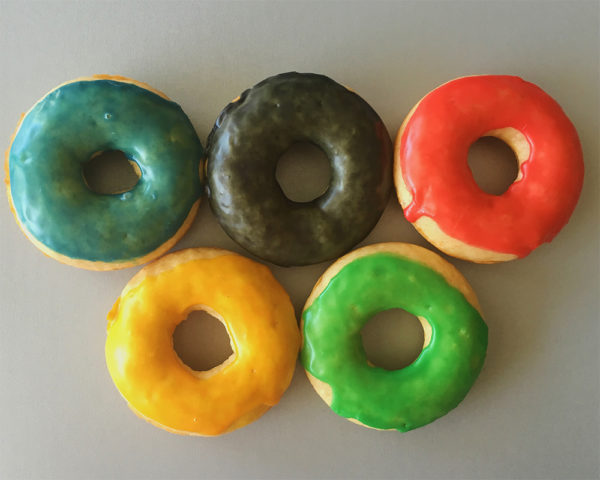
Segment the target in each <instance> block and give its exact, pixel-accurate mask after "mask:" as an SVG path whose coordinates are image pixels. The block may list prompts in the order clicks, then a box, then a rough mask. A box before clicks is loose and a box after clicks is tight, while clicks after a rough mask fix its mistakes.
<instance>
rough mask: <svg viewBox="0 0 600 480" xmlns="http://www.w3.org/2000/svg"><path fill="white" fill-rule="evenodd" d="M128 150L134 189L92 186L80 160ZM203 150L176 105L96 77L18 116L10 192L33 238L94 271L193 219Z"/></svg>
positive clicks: (152, 248)
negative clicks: (111, 190) (105, 191)
mask: <svg viewBox="0 0 600 480" xmlns="http://www.w3.org/2000/svg"><path fill="white" fill-rule="evenodd" d="M106 150H120V151H122V152H123V153H124V154H125V155H126V156H127V158H128V159H129V160H130V162H131V163H132V164H133V166H134V169H135V170H136V171H137V173H138V175H139V177H140V178H139V180H138V182H137V184H136V185H135V186H134V187H133V188H132V189H131V190H129V191H126V192H121V193H115V194H109V195H103V194H99V193H96V192H94V191H92V190H91V189H90V188H88V186H87V183H86V180H85V178H84V176H83V173H82V165H83V164H84V163H86V162H87V161H88V160H90V159H91V158H92V157H94V156H96V155H98V154H99V153H101V152H103V151H106ZM203 158H204V151H203V148H202V145H201V143H200V140H199V139H198V136H197V135H196V132H195V131H194V128H193V126H192V124H191V123H190V121H189V119H188V118H187V116H186V115H185V113H184V112H183V110H182V109H181V107H180V106H179V105H177V104H176V103H174V102H172V101H170V100H169V99H168V98H167V97H166V96H165V95H164V94H163V93H161V92H159V91H157V90H154V89H153V88H151V87H149V86H148V85H146V84H143V83H140V82H136V81H134V80H131V79H127V78H124V77H116V76H108V75H95V76H92V77H85V78H79V79H77V80H73V81H71V82H67V83H65V84H62V85H60V86H58V87H56V88H55V89H54V90H52V91H51V92H50V93H48V94H47V95H45V96H44V97H43V98H42V99H41V100H40V101H38V102H37V103H36V104H35V105H34V106H33V107H32V108H31V109H30V110H29V111H28V112H27V113H26V114H25V115H24V116H23V118H22V119H21V121H20V122H19V125H18V127H17V130H16V132H15V134H14V136H13V139H12V142H11V145H10V147H9V149H8V150H7V152H6V176H7V184H8V198H9V202H10V204H11V207H12V210H13V212H14V215H15V218H16V219H17V222H18V224H19V226H20V227H21V229H22V230H23V232H24V233H25V235H26V236H27V237H28V238H29V239H30V240H31V242H32V243H33V244H34V245H35V246H36V247H38V248H39V249H40V250H41V251H42V252H44V253H45V254H47V255H48V256H50V257H52V258H55V259H57V260H59V261H61V262H63V263H66V264H69V265H73V266H76V267H81V268H86V269H90V270H113V269H118V268H125V267H130V266H133V265H138V264H141V263H144V262H147V261H149V260H152V259H154V258H156V257H158V256H160V255H162V254H163V253H164V252H166V251H167V250H168V249H170V248H171V247H172V246H173V245H174V244H175V243H176V242H177V241H178V240H179V238H181V237H182V236H183V234H184V233H185V232H186V230H187V229H188V228H189V226H190V225H191V223H192V220H193V218H194V216H195V215H196V211H197V209H198V205H199V202H200V197H201V195H202V188H203V185H202V183H203V181H202V178H201V175H202V165H203Z"/></svg>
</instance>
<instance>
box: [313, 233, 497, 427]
mask: <svg viewBox="0 0 600 480" xmlns="http://www.w3.org/2000/svg"><path fill="white" fill-rule="evenodd" d="M392 308H402V309H404V310H406V311H408V312H410V313H412V314H413V315H415V316H416V317H417V318H418V319H419V320H420V321H421V324H422V326H423V330H424V333H425V342H424V346H423V350H422V352H421V354H420V355H419V357H418V358H417V359H416V360H415V361H414V362H413V363H412V364H410V365H409V366H407V367H405V368H402V369H399V370H385V369H383V368H380V367H377V366H374V365H372V364H370V363H369V361H368V360H367V357H366V354H365V351H364V348H363V346H362V342H361V334H360V331H361V328H362V327H363V326H364V325H365V324H366V323H367V321H368V320H369V318H371V317H372V316H373V315H375V314H376V313H378V312H381V311H384V310H388V309H392ZM301 330H302V338H303V346H302V350H301V360H302V364H303V365H304V368H305V370H306V373H307V375H308V378H309V380H310V382H311V383H312V385H313V387H314V389H315V390H316V391H317V393H318V394H319V395H320V396H321V398H322V399H323V400H324V401H325V402H326V403H327V404H328V405H329V406H330V408H331V409H332V410H333V411H334V412H335V413H337V414H338V415H340V416H342V417H344V418H347V419H348V420H351V421H353V422H355V423H358V424H360V425H363V426H366V427H370V428H375V429H379V430H398V431H401V432H406V431H409V430H412V429H415V428H418V427H422V426H423V425H426V424H428V423H430V422H432V421H434V420H435V419H437V418H439V417H441V416H443V415H445V414H446V413H448V412H449V411H450V410H452V409H453V408H454V407H456V406H457V405H458V404H459V403H460V402H461V401H462V399H463V398H464V397H465V395H466V394H467V392H468V391H469V389H470V388H471V385H472V384H473V382H474V381H475V379H476V378H477V376H478V374H479V371H480V370H481V367H482V366H483V362H484V359H485V354H486V349H487V326H486V324H485V323H484V321H483V319H482V317H481V311H480V307H479V303H478V302H477V298H476V297H475V293H474V292H473V290H472V289H471V287H470V286H469V284H468V283H467V281H466V280H465V278H464V277H463V276H462V275H461V274H460V272H459V271H458V270H456V269H455V268H454V267H453V266H452V265H450V264H449V263H448V262H446V261H445V260H443V259H442V258H441V257H439V256H438V255H437V254H435V253H433V252H431V251H429V250H427V249H425V248H422V247H418V246H416V245H411V244H406V243H381V244H376V245H370V246H367V247H363V248H360V249H358V250H355V251H353V252H351V253H349V254H347V255H345V256H344V257H342V258H340V259H339V260H338V261H336V262H335V263H333V265H331V267H329V268H328V269H327V270H326V271H325V273H324V274H323V276H322V277H321V278H320V279H319V281H318V282H317V284H316V285H315V287H314V289H313V290H312V292H311V294H310V296H309V297H308V300H307V301H306V305H305V307H304V311H303V313H302V327H301Z"/></svg>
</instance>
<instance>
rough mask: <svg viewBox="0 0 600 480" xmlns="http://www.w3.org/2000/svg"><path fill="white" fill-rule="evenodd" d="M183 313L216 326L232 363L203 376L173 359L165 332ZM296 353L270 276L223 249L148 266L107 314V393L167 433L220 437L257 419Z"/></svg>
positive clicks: (288, 374) (285, 305)
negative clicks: (112, 389) (221, 328)
mask: <svg viewBox="0 0 600 480" xmlns="http://www.w3.org/2000/svg"><path fill="white" fill-rule="evenodd" d="M192 310H206V311H208V312H210V313H211V314H213V315H214V316H215V317H217V318H219V320H221V321H222V322H223V323H224V325H225V327H226V328H227V331H228V333H229V336H230V339H231V347H232V350H233V354H232V355H231V357H230V358H229V359H228V360H226V361H225V362H224V363H223V364H221V365H219V366H217V367H215V368H213V369H211V370H209V371H206V372H197V371H194V370H192V369H190V368H189V367H188V366H186V365H185V364H184V363H183V362H182V361H181V360H180V359H179V357H178V356H177V354H176V352H175V351H174V350H173V339H172V335H173V331H174V330H175V327H176V326H177V324H179V323H180V322H182V321H183V320H185V319H186V318H187V316H188V314H189V313H190V312H191V311H192ZM299 347H300V333H299V330H298V326H297V323H296V318H295V315H294V309H293V307H292V304H291V302H290V299H289V296H288V295H287V293H286V292H285V290H284V289H283V287H282V286H281V285H280V284H279V283H278V282H277V280H276V279H275V278H274V277H273V275H272V274H271V272H270V270H269V269H268V268H267V267H265V266H264V265H261V264H259V263H257V262H254V261H252V260H249V259H247V258H245V257H242V256H240V255H237V254H234V253H231V252H227V251H224V250H215V249H201V248H199V249H188V250H181V251H179V252H176V253H173V254H170V255H167V256H165V257H163V258H161V259H160V260H157V261H155V262H153V263H151V264H149V265H148V266H146V267H145V268H143V269H142V270H141V271H140V272H139V273H138V274H137V275H136V276H135V277H133V278H132V279H131V281H130V282H129V283H128V284H127V286H126V287H125V289H124V290H123V293H122V294H121V297H120V298H119V299H118V300H117V302H116V303H115V305H114V307H113V308H112V310H111V311H110V313H109V314H108V332H107V340H106V361H107V365H108V370H109V372H110V375H111V377H112V379H113V381H114V382H115V385H116V386H117V388H118V390H119V392H120V393H121V394H122V395H123V397H124V398H125V399H126V400H127V402H128V403H129V406H130V407H131V408H132V409H133V410H134V412H136V413H137V414H138V415H139V416H141V417H142V418H145V419H146V420H148V421H150V422H151V423H152V424H154V425H156V426H159V427H162V428H165V429H166V430H169V431H171V432H175V433H182V434H195V435H219V434H221V433H225V432H228V431H231V430H234V429H236V428H239V427H242V426H244V425H246V424H247V423H250V422H251V421H253V420H255V419H256V418H258V417H260V415H262V414H263V413H264V412H265V411H266V410H268V408H269V407H271V406H272V405H275V404H276V403H277V402H278V401H279V399H280V397H281V395H282V394H283V393H284V391H285V390H286V388H287V387H288V385H289V384H290V381H291V379H292V375H293V372H294V368H295V364H296V358H297V355H298V350H299Z"/></svg>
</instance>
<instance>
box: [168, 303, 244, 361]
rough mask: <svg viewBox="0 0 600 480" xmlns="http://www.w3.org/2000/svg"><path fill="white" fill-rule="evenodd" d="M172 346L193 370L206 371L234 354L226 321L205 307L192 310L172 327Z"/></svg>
mask: <svg viewBox="0 0 600 480" xmlns="http://www.w3.org/2000/svg"><path fill="white" fill-rule="evenodd" d="M173 349H174V350H175V353H177V356H178V357H179V358H180V360H181V361H182V362H183V363H185V364H186V365H187V366H188V367H190V368H191V369H192V370H195V371H197V372H205V371H207V370H211V369H212V368H214V367H217V366H219V365H221V364H223V363H224V362H225V361H226V360H227V359H229V358H230V357H231V356H232V355H233V349H232V348H231V340H230V338H229V333H228V332H227V329H226V328H225V325H223V323H222V322H221V321H220V320H219V319H218V318H216V317H214V316H212V315H211V314H210V313H208V312H205V311H204V310H194V311H193V312H191V313H190V314H189V315H188V317H187V318H186V319H185V320H184V321H183V322H181V323H180V324H179V325H177V327H176V328H175V331H174V332H173Z"/></svg>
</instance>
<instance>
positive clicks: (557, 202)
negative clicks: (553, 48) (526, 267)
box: [396, 75, 583, 257]
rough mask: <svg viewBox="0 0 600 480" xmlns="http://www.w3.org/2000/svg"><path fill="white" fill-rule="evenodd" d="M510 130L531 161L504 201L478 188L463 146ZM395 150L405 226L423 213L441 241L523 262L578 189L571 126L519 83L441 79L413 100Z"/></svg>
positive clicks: (559, 223)
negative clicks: (404, 195) (406, 197)
mask: <svg viewBox="0 0 600 480" xmlns="http://www.w3.org/2000/svg"><path fill="white" fill-rule="evenodd" d="M506 128H513V129H516V130H517V131H519V132H520V133H521V134H523V135H524V136H525V138H526V139H527V140H528V142H529V144H530V155H529V158H528V159H527V160H525V161H524V163H523V164H522V165H521V169H520V170H521V171H520V174H521V175H522V178H521V179H520V180H518V181H515V182H514V183H513V184H512V185H510V187H509V188H508V190H507V191H506V192H505V193H503V194H502V195H499V196H498V195H490V194H488V193H486V192H484V191H482V190H481V189H480V188H479V187H478V185H477V184H476V182H475V180H474V178H473V175H472V173H471V171H470V169H469V166H468V163H467V157H468V151H469V147H470V146H471V145H472V144H473V143H474V142H475V141H476V140H477V139H478V138H480V137H482V136H484V135H485V134H487V133H488V132H491V131H494V130H499V129H506ZM399 140H400V141H399V145H398V147H397V152H396V154H397V155H399V157H400V167H401V170H402V177H403V179H404V183H405V184H406V188H407V189H408V191H409V192H410V194H411V196H412V202H411V203H410V204H409V205H407V206H406V208H405V209H404V214H405V216H406V218H407V219H408V220H409V221H410V222H413V223H414V222H415V221H416V220H417V219H419V218H420V217H422V216H426V217H430V218H431V219H433V220H434V221H435V222H436V223H437V224H438V225H439V227H440V228H441V230H442V231H443V232H444V233H446V234H447V235H449V236H451V237H453V238H455V239H458V240H461V241H463V242H464V243H467V244H468V245H472V246H475V247H479V248H484V249H487V250H492V251H495V252H501V253H507V254H513V255H517V256H519V257H524V256H526V255H528V254H529V253H530V252H531V251H532V250H533V249H535V248H536V247H538V246H539V245H540V244H542V243H544V242H549V241H551V240H552V239H553V238H554V236H555V235H556V234H557V233H558V232H559V231H560V229H561V228H562V227H563V226H564V225H565V224H566V223H567V221H568V220H569V217H570V216H571V213H572V212H573V209H574V208H575V205H576V204H577V200H578V198H579V193H580V191H581V187H582V183H583V154H582V151H581V145H580V143H579V138H578V136H577V132H576V131H575V128H574V127H573V125H572V123H571V122H570V120H569V119H568V118H567V116H566V115H565V113H564V112H563V111H562V109H561V107H560V105H558V103H556V102H555V101H554V100H553V99H552V98H551V97H550V96H549V95H548V94H546V93H545V92H544V91H543V90H542V89H540V88H539V87H537V86H536V85H534V84H532V83H529V82H526V81H524V80H522V79H520V78H519V77H513V76H505V75H482V76H474V77H463V78H459V79H456V80H453V81H451V82H448V83H446V84H444V85H442V86H441V87H438V88H437V89H435V90H433V91H432V92H430V93H429V94H428V95H427V96H426V97H425V98H423V99H422V100H421V102H420V103H419V104H418V106H417V108H416V109H415V111H414V113H413V114H412V116H411V117H410V119H409V121H408V122H407V124H406V128H405V129H404V132H403V134H402V138H401V139H399Z"/></svg>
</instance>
